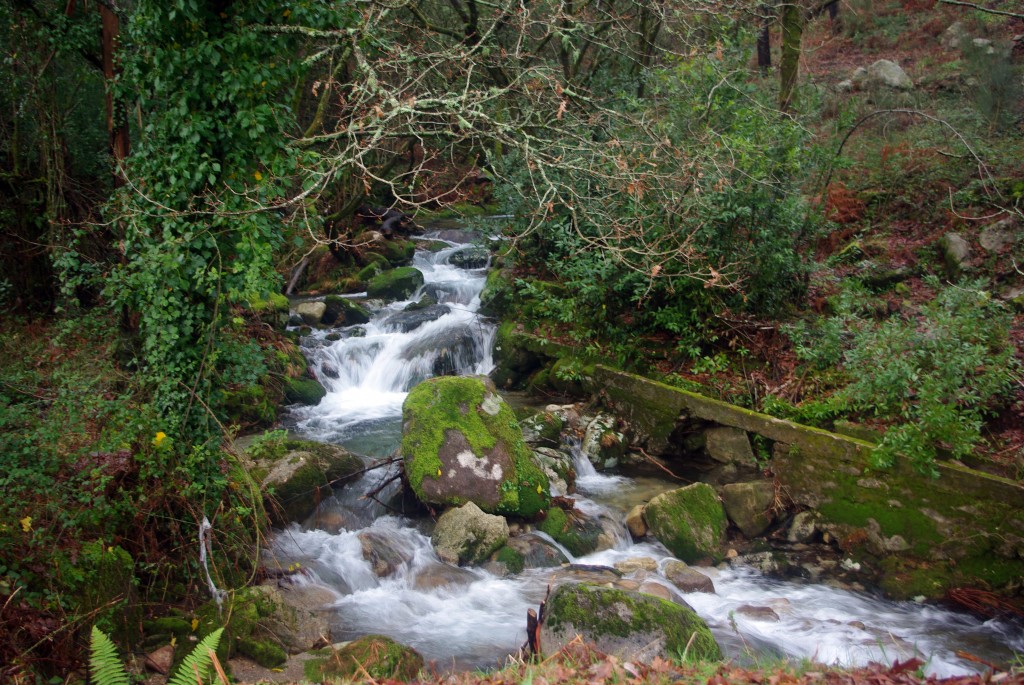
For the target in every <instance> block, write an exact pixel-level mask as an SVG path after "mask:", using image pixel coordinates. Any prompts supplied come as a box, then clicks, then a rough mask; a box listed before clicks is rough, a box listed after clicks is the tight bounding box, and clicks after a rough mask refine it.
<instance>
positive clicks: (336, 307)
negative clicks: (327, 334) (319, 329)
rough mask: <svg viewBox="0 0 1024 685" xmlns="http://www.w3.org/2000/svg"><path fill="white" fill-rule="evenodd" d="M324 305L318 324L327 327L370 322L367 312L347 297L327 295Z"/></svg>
mask: <svg viewBox="0 0 1024 685" xmlns="http://www.w3.org/2000/svg"><path fill="white" fill-rule="evenodd" d="M324 305H325V307H324V314H323V316H322V317H321V318H320V323H323V324H327V325H329V326H353V325H355V324H360V323H367V322H368V321H369V320H370V312H369V310H367V309H366V307H364V306H362V305H361V304H359V303H357V302H353V301H352V300H350V299H349V298H347V297H341V296H340V295H328V296H327V297H326V298H324Z"/></svg>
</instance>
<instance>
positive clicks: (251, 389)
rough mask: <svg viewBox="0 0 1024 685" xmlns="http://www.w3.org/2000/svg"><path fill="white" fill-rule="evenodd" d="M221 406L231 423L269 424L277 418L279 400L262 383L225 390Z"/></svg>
mask: <svg viewBox="0 0 1024 685" xmlns="http://www.w3.org/2000/svg"><path fill="white" fill-rule="evenodd" d="M220 407H221V411H223V412H224V418H225V422H226V423H230V424H236V425H241V426H268V425H270V424H272V423H273V422H274V421H275V420H276V419H277V402H276V401H275V400H274V398H273V397H272V396H271V394H270V393H269V392H268V390H267V388H265V387H264V386H262V385H246V386H243V387H241V388H237V389H235V390H225V391H224V394H223V395H222V399H221V402H220Z"/></svg>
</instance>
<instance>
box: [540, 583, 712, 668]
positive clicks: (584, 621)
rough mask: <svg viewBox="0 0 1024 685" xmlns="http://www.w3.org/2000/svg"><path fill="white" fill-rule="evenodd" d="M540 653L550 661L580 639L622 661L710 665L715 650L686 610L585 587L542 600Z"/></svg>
mask: <svg viewBox="0 0 1024 685" xmlns="http://www.w3.org/2000/svg"><path fill="white" fill-rule="evenodd" d="M546 610H547V615H546V618H545V620H544V626H543V628H542V629H541V652H542V653H543V654H544V655H545V656H550V655H552V654H554V653H555V652H557V651H558V650H559V649H561V648H562V647H564V646H565V645H566V644H568V643H569V642H571V641H572V640H574V639H576V636H577V635H579V636H581V637H582V638H583V639H584V640H585V641H586V642H587V643H588V644H592V645H594V647H595V648H596V649H597V650H598V651H601V652H604V653H605V654H612V655H615V656H616V657H618V658H620V659H622V660H624V661H644V662H650V661H651V660H653V659H654V658H655V657H660V658H662V659H666V660H668V659H677V658H679V656H680V655H681V654H683V653H684V652H685V653H686V655H687V657H688V658H690V659H694V660H707V661H716V660H719V659H721V658H722V654H721V650H720V649H719V647H718V643H716V642H715V638H714V637H712V635H711V631H710V630H708V626H707V624H706V623H704V621H703V620H702V619H701V618H700V617H699V616H698V615H697V614H696V613H694V612H693V611H692V610H690V609H687V608H686V607H683V606H680V605H678V604H674V603H673V602H669V601H666V600H664V599H659V598H658V597H654V596H651V595H646V594H641V593H639V592H628V591H624V590H618V589H610V588H604V587H597V586H594V585H588V584H585V583H578V584H564V585H560V586H558V587H557V588H556V589H555V591H554V592H553V593H552V595H551V597H550V598H549V599H548V602H547V605H546Z"/></svg>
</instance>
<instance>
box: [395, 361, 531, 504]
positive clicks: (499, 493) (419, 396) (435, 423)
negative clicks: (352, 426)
mask: <svg viewBox="0 0 1024 685" xmlns="http://www.w3.org/2000/svg"><path fill="white" fill-rule="evenodd" d="M402 416H403V420H404V426H403V437H402V446H401V453H402V456H403V458H404V459H405V469H406V476H407V477H408V479H409V484H410V485H411V486H412V489H413V492H415V493H416V496H417V497H418V498H419V499H420V501H422V502H426V503H429V504H436V505H445V504H454V505H461V504H464V503H466V502H474V503H475V504H476V505H477V506H479V507H480V508H481V509H482V510H484V511H486V512H489V513H498V514H507V515H514V516H521V517H526V518H530V517H533V516H534V515H536V514H537V513H538V512H539V511H541V510H543V509H546V508H547V506H548V502H549V494H548V480H547V477H546V476H545V475H544V472H543V471H542V470H541V468H540V467H539V466H538V465H537V464H536V462H535V461H534V459H533V454H532V453H531V452H530V450H529V448H527V446H526V443H525V442H523V435H522V431H521V429H520V428H519V423H518V422H517V421H516V418H515V415H514V413H513V411H512V408H511V407H509V406H508V404H506V403H505V401H504V400H502V399H501V397H500V396H499V395H498V393H497V392H496V390H495V388H494V385H493V384H492V383H491V382H490V381H488V380H487V379H485V378H482V377H468V378H459V377H452V376H447V377H441V378H433V379H430V380H428V381H425V382H423V383H420V384H419V385H417V386H416V387H415V388H413V390H412V392H410V393H409V396H408V397H407V398H406V400H405V404H404V405H403V408H402Z"/></svg>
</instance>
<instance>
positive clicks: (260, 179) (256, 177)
mask: <svg viewBox="0 0 1024 685" xmlns="http://www.w3.org/2000/svg"><path fill="white" fill-rule="evenodd" d="M252 177H253V178H255V179H256V180H257V181H262V180H263V174H261V173H260V172H258V171H257V172H256V173H255V174H253V175H252Z"/></svg>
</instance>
